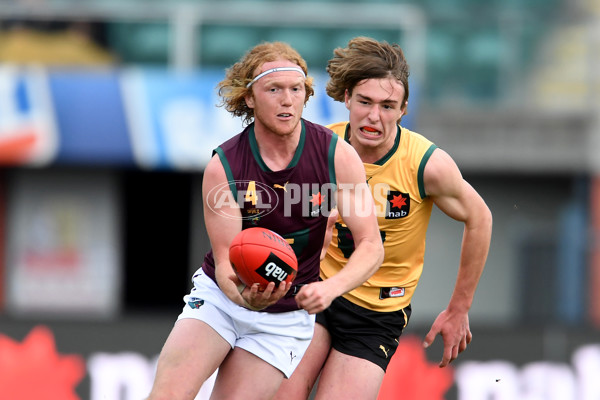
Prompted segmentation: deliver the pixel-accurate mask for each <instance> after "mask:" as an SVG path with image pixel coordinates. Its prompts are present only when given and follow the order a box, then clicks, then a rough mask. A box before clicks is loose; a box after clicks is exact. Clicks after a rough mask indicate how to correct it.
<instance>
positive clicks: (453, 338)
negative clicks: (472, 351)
mask: <svg viewBox="0 0 600 400" xmlns="http://www.w3.org/2000/svg"><path fill="white" fill-rule="evenodd" d="M424 182H425V191H426V192H427V195H428V196H430V197H431V198H432V199H433V201H434V203H435V204H436V206H437V207H438V208H439V209H440V210H441V211H442V212H444V213H445V214H446V215H448V216H449V217H451V218H453V219H455V220H457V221H460V222H463V223H464V225H465V227H464V232H463V240H462V247H461V256H460V262H459V268H458V275H457V279H456V284H455V286H454V291H453V293H452V296H451V298H450V301H449V303H448V306H447V308H446V310H444V311H442V313H440V315H439V316H438V317H437V318H436V320H435V322H434V323H433V326H432V328H431V330H430V331H429V333H428V334H427V336H426V337H425V342H424V344H425V345H426V346H428V345H430V344H431V343H432V342H433V340H434V339H435V336H436V335H437V334H440V335H441V336H442V338H443V340H444V355H443V358H442V361H441V362H440V366H441V367H444V366H446V365H447V364H448V363H449V362H451V361H452V360H454V359H456V358H457V357H458V353H460V352H462V351H464V350H465V349H466V347H467V344H468V343H469V342H470V341H471V339H472V334H471V331H470V328H469V319H468V311H469V309H470V308H471V305H472V303H473V297H474V295H475V290H476V288H477V284H478V283H479V279H480V277H481V274H482V272H483V269H484V266H485V261H486V258H487V254H488V250H489V245H490V240H491V233H492V215H491V212H490V210H489V208H488V207H487V205H486V204H485V202H484V200H483V199H482V198H481V196H480V195H479V194H478V193H477V192H476V191H475V189H473V187H472V186H471V185H470V184H469V183H468V182H466V181H465V180H464V179H463V177H462V175H461V173H460V171H459V169H458V167H457V165H456V163H455V162H454V161H453V160H452V158H451V157H450V156H449V155H448V154H447V153H446V152H444V151H443V150H440V149H436V150H435V151H434V153H433V154H432V156H431V158H430V159H429V161H428V163H427V165H426V167H425V171H424Z"/></svg>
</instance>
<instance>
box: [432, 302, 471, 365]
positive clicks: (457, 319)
mask: <svg viewBox="0 0 600 400" xmlns="http://www.w3.org/2000/svg"><path fill="white" fill-rule="evenodd" d="M438 334H439V335H440V336H441V337H442V339H443V340H444V354H443V357H442V361H441V362H440V363H439V366H440V368H443V367H445V366H447V365H448V364H449V363H451V362H452V361H454V360H456V358H457V357H458V354H459V353H462V352H463V351H465V350H466V348H467V345H468V344H469V343H471V340H472V339H473V335H472V334H471V329H470V327H469V315H468V313H466V312H452V311H449V310H448V309H446V310H444V311H442V312H441V313H440V314H439V315H438V316H437V318H436V319H435V321H434V322H433V325H432V326H431V329H430V330H429V332H428V333H427V335H426V336H425V339H424V341H423V347H425V348H427V347H429V346H430V345H431V344H432V343H433V341H434V340H435V337H436V336H437V335H438Z"/></svg>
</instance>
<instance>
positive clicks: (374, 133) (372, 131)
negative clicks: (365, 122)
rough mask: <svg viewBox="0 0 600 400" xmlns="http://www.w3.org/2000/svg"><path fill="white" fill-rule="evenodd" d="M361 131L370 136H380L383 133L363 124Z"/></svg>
mask: <svg viewBox="0 0 600 400" xmlns="http://www.w3.org/2000/svg"><path fill="white" fill-rule="evenodd" d="M360 130H361V132H363V133H364V134H366V135H369V136H379V135H381V133H380V132H379V131H378V130H377V129H375V128H371V127H370V126H363V127H362V128H360Z"/></svg>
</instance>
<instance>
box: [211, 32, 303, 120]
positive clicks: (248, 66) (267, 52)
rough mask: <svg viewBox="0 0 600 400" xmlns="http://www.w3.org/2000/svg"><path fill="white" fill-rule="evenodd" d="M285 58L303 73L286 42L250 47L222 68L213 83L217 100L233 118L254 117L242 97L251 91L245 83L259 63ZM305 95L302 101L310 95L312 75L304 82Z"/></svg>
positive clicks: (300, 59) (300, 63)
mask: <svg viewBox="0 0 600 400" xmlns="http://www.w3.org/2000/svg"><path fill="white" fill-rule="evenodd" d="M278 60H287V61H291V62H293V63H294V64H296V65H298V66H299V67H300V68H301V69H302V71H304V73H305V74H306V75H308V68H307V66H306V61H305V60H304V59H303V58H302V56H300V54H299V53H298V52H297V51H296V50H295V49H294V48H292V47H291V46H290V45H289V44H287V43H284V42H263V43H261V44H258V45H256V46H255V47H253V48H252V49H250V50H249V51H248V52H247V53H246V54H245V55H244V56H243V57H242V59H241V60H240V61H238V62H236V63H235V64H233V65H232V66H231V67H230V68H228V69H227V70H226V73H225V79H223V80H222V81H221V82H219V84H218V85H217V89H218V93H219V96H220V97H221V102H220V103H219V106H222V107H225V109H226V110H227V111H229V112H230V113H231V114H233V115H234V116H236V117H242V119H243V122H244V124H249V123H251V122H252V121H253V120H254V109H252V108H250V107H248V105H247V104H246V100H245V97H246V96H247V95H249V94H251V93H252V85H251V86H250V87H247V85H248V83H250V82H251V81H252V79H253V78H254V73H255V71H256V69H257V68H259V67H260V66H261V65H262V64H264V63H266V62H271V61H278ZM304 88H305V91H306V97H305V99H304V104H306V102H307V101H308V99H309V98H310V96H312V95H313V94H314V92H315V91H314V89H313V78H311V77H308V76H307V78H306V80H305V82H304Z"/></svg>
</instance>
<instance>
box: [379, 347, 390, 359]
mask: <svg viewBox="0 0 600 400" xmlns="http://www.w3.org/2000/svg"><path fill="white" fill-rule="evenodd" d="M379 348H380V349H381V351H383V354H385V358H388V352H389V351H390V349H387V350H386V348H385V347H383V345H382V344H381V345H379Z"/></svg>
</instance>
